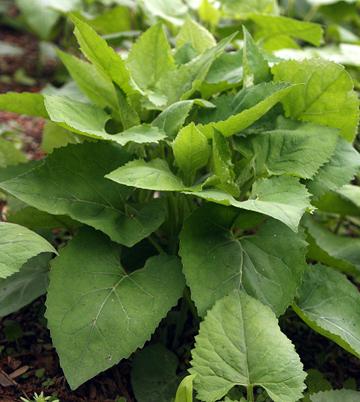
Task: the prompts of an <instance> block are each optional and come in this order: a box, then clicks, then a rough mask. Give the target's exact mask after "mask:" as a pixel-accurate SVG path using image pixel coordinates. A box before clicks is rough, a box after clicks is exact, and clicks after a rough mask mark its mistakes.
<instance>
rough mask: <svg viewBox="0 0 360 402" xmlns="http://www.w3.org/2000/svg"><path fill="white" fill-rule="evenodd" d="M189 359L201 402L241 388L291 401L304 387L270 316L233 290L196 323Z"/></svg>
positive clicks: (291, 349) (278, 400)
mask: <svg viewBox="0 0 360 402" xmlns="http://www.w3.org/2000/svg"><path fill="white" fill-rule="evenodd" d="M192 357H193V360H192V361H191V365H192V368H191V370H190V371H191V373H192V374H196V377H195V390H196V391H197V397H198V398H199V399H200V400H201V401H206V402H214V401H217V400H218V399H220V398H222V397H223V396H225V395H226V394H227V392H228V391H229V390H230V389H231V388H233V387H234V386H235V385H242V386H244V387H248V386H250V387H252V386H260V387H262V388H264V389H265V390H266V391H267V393H268V395H269V397H270V398H271V399H272V400H273V401H274V402H296V401H298V400H299V399H300V398H301V397H302V391H303V390H304V388H305V384H304V379H305V377H306V374H305V373H304V371H303V370H302V364H301V362H300V359H299V356H298V355H297V354H296V352H295V348H294V346H293V344H292V343H291V342H290V340H289V339H288V338H287V337H286V336H285V335H284V334H283V333H282V332H281V331H280V328H279V325H278V322H277V320H276V317H275V315H274V313H273V312H272V311H271V310H270V309H269V308H268V307H267V306H264V305H263V304H262V303H260V302H259V301H257V300H255V299H254V298H252V297H250V296H248V295H247V294H246V293H244V292H240V291H238V290H235V291H233V292H232V293H230V294H229V295H228V296H225V297H224V298H222V299H220V300H219V301H218V302H217V303H216V304H215V306H214V307H213V308H212V310H210V311H209V313H208V314H207V316H206V318H205V320H204V321H203V322H202V323H201V324H200V332H199V335H198V336H197V337H196V344H195V349H193V351H192Z"/></svg>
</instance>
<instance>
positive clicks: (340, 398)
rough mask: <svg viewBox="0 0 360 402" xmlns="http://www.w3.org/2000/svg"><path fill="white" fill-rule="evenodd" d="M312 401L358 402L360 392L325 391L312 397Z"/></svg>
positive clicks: (347, 390) (343, 390) (348, 390)
mask: <svg viewBox="0 0 360 402" xmlns="http://www.w3.org/2000/svg"><path fill="white" fill-rule="evenodd" d="M310 400H311V402H358V401H359V400H360V392H356V391H352V390H350V389H337V390H333V391H324V392H318V393H317V394H313V395H310Z"/></svg>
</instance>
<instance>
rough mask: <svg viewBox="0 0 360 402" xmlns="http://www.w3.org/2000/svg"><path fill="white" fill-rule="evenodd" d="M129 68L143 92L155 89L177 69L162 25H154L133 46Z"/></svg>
mask: <svg viewBox="0 0 360 402" xmlns="http://www.w3.org/2000/svg"><path fill="white" fill-rule="evenodd" d="M126 63H127V66H128V68H129V70H130V73H131V75H132V77H133V79H134V81H135V82H136V84H137V85H138V86H139V87H140V88H141V89H143V90H146V89H148V88H154V86H155V84H156V83H157V82H158V81H159V79H160V78H161V77H162V76H163V75H164V74H166V73H167V72H169V71H170V70H173V69H174V68H175V63H174V59H173V57H172V53H171V48H170V45H169V42H168V40H167V38H166V35H165V32H164V28H163V26H162V24H161V23H158V24H155V25H153V26H152V27H151V28H149V29H148V30H147V31H146V32H144V33H143V34H142V35H141V36H140V37H139V39H138V40H137V41H136V42H135V43H134V44H133V46H132V47H131V50H130V52H129V56H128V58H127V61H126Z"/></svg>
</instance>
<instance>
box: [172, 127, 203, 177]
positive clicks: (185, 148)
mask: <svg viewBox="0 0 360 402" xmlns="http://www.w3.org/2000/svg"><path fill="white" fill-rule="evenodd" d="M172 147H173V152H174V156H175V161H176V164H177V165H178V166H179V168H180V169H181V170H182V171H183V173H184V176H185V177H186V178H187V179H188V181H189V183H190V184H192V181H193V179H194V177H195V174H196V172H197V171H198V170H199V169H201V168H202V167H204V166H206V164H207V162H208V160H209V157H210V146H209V144H208V140H207V138H206V137H205V135H204V134H203V133H202V132H201V131H199V130H198V129H197V128H196V126H195V124H194V123H191V124H189V125H188V126H186V127H184V128H183V129H181V130H180V132H179V134H178V135H177V136H176V138H175V141H174V142H173V144H172Z"/></svg>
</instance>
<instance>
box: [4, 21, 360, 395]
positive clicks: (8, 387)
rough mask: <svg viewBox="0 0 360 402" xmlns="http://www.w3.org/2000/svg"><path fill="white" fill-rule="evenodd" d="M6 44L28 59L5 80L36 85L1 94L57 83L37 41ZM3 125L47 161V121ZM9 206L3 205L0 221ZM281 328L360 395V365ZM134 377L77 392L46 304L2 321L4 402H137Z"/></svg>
mask: <svg viewBox="0 0 360 402" xmlns="http://www.w3.org/2000/svg"><path fill="white" fill-rule="evenodd" d="M0 40H3V41H7V42H8V43H10V44H16V45H18V46H21V47H22V48H23V49H24V54H23V55H22V56H18V57H14V56H12V57H2V58H0V78H1V75H4V74H6V75H7V76H9V77H14V76H15V73H16V71H17V70H18V69H19V68H21V69H23V70H24V71H25V72H26V74H27V75H28V76H29V77H31V78H32V79H33V80H34V84H33V85H31V86H29V85H24V84H22V83H19V82H16V81H15V80H10V81H8V82H2V81H1V80H0V93H5V92H8V91H18V92H22V91H34V92H36V91H39V90H41V88H42V87H43V86H44V85H45V84H46V82H48V81H49V80H51V74H52V72H53V70H52V69H53V68H54V66H48V67H47V68H46V69H45V70H42V72H41V77H39V66H38V57H39V46H38V41H37V39H36V38H35V37H33V36H32V35H30V34H27V33H19V32H15V31H12V30H10V29H8V28H4V27H0ZM44 71H45V72H46V73H44ZM44 77H45V78H44ZM1 125H6V126H7V127H9V128H11V129H13V130H15V131H16V132H17V133H18V134H19V136H20V138H21V140H22V142H23V144H24V151H25V152H26V154H27V156H28V158H29V159H39V158H42V157H43V156H44V154H43V153H42V152H41V150H40V148H39V145H40V142H41V136H42V130H43V126H44V121H43V119H39V118H30V117H25V116H19V115H16V114H15V113H9V112H0V127H1ZM4 205H5V204H4V203H2V204H1V202H0V215H1V210H2V207H4ZM281 326H282V328H283V330H284V332H285V333H286V334H287V335H288V336H289V338H290V339H292V341H293V342H294V344H295V347H296V349H297V351H298V352H299V354H300V356H301V359H302V361H303V363H304V366H305V369H310V368H316V369H318V370H320V371H321V372H322V373H323V374H324V375H325V376H326V378H327V379H328V380H329V381H330V382H331V383H332V385H333V386H334V387H335V388H336V387H341V386H342V384H343V383H344V381H345V380H348V379H351V378H355V379H356V381H357V386H358V387H359V389H360V376H359V373H360V360H358V359H356V358H354V357H353V356H352V355H350V354H348V353H346V352H345V351H343V350H342V349H341V348H340V347H338V346H337V345H336V344H334V343H332V342H330V341H328V340H327V339H325V338H324V337H321V336H319V335H317V334H316V333H314V332H313V331H312V330H310V329H309V328H308V327H307V326H305V325H304V324H303V323H302V322H301V321H300V320H299V319H298V318H297V317H296V316H295V314H292V313H290V314H288V315H287V316H285V317H284V318H283V319H282V320H281ZM79 364H81V362H79ZM129 373H130V366H129V362H128V361H124V362H122V363H121V364H119V365H117V366H115V367H114V368H112V369H110V370H108V371H106V372H105V373H102V374H100V375H98V376H97V377H95V378H94V379H92V380H91V381H88V382H87V383H86V384H84V385H83V386H81V387H80V388H79V389H78V390H76V391H71V390H70V388H69V386H68V385H67V383H66V380H65V378H64V375H63V372H62V370H61V368H60V365H59V360H58V357H57V354H56V351H55V349H54V348H53V346H52V344H51V338H50V335H49V331H48V330H47V328H46V320H45V318H44V298H40V299H38V300H36V301H35V302H33V303H32V304H31V305H30V306H27V307H25V308H23V309H22V310H20V311H19V312H17V313H14V314H12V315H10V316H8V317H6V318H5V319H3V320H0V402H16V401H20V397H27V398H30V397H32V395H33V394H34V392H37V393H40V392H41V391H44V393H45V395H56V396H57V397H58V398H59V399H60V401H61V402H80V401H97V402H114V401H116V400H117V398H119V397H120V396H122V397H124V398H125V399H126V401H127V402H135V399H134V397H133V395H132V391H131V385H130V375H129ZM154 402H155V401H154Z"/></svg>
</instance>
